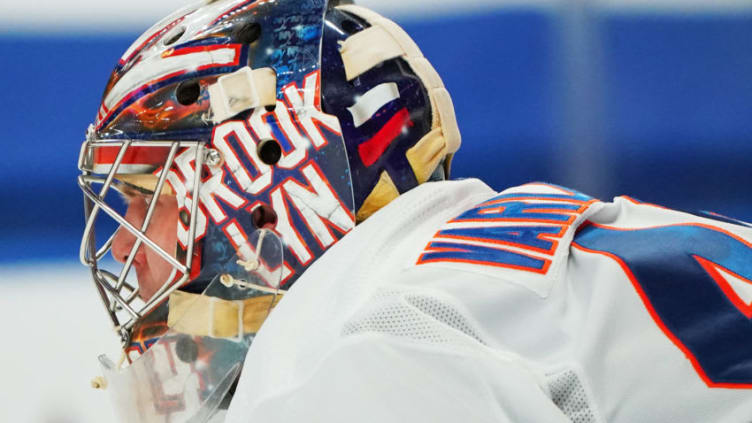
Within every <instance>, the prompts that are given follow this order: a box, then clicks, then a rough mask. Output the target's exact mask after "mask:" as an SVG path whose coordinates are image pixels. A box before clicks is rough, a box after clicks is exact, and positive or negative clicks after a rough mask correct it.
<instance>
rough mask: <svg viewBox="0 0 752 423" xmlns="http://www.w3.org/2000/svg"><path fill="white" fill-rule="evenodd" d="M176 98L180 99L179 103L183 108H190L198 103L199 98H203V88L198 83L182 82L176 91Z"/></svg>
mask: <svg viewBox="0 0 752 423" xmlns="http://www.w3.org/2000/svg"><path fill="white" fill-rule="evenodd" d="M175 96H176V97H177V99H178V103H180V104H182V105H183V106H190V105H191V104H193V103H195V102H197V101H198V98H199V96H201V86H200V85H199V84H198V81H185V82H181V83H180V85H178V88H177V89H176V90H175Z"/></svg>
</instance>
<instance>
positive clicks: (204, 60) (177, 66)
mask: <svg viewBox="0 0 752 423" xmlns="http://www.w3.org/2000/svg"><path fill="white" fill-rule="evenodd" d="M238 53H239V51H238V49H236V48H233V47H229V48H219V49H215V50H213V51H212V50H208V49H207V50H204V51H197V52H195V53H189V54H179V55H174V56H169V57H162V56H160V55H156V56H152V57H149V58H147V59H145V60H144V61H142V62H141V63H139V64H137V65H136V66H135V67H134V68H133V69H131V70H130V71H128V72H126V73H125V75H123V77H122V78H121V79H120V80H119V81H118V82H117V84H115V86H114V87H113V88H112V90H110V92H109V94H108V95H107V98H105V100H104V106H105V107H106V108H108V109H113V108H114V107H115V106H116V105H117V104H118V102H120V101H121V100H122V99H123V98H124V97H126V96H127V95H128V94H130V93H131V92H133V91H134V90H136V89H137V88H139V87H140V86H141V85H143V84H144V82H154V81H156V80H158V79H160V78H162V77H165V76H168V75H170V74H173V73H176V72H188V71H191V70H195V69H197V68H200V67H203V66H207V65H217V66H219V65H232V64H234V63H235V62H236V60H237V59H238V57H237V56H238Z"/></svg>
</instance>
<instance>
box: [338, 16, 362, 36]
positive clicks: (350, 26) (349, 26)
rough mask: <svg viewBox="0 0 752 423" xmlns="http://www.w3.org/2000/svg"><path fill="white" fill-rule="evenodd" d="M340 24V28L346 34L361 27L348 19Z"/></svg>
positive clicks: (352, 32) (353, 32)
mask: <svg viewBox="0 0 752 423" xmlns="http://www.w3.org/2000/svg"><path fill="white" fill-rule="evenodd" d="M340 25H341V26H342V29H343V30H344V31H345V32H346V33H348V34H355V33H356V32H358V31H360V29H361V27H360V24H358V23H357V22H355V21H353V20H350V19H345V20H343V21H342V23H341V24H340Z"/></svg>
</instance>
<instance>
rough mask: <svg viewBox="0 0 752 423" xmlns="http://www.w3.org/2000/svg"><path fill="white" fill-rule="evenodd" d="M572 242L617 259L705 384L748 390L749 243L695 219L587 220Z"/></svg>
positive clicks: (751, 363) (751, 381)
mask: <svg viewBox="0 0 752 423" xmlns="http://www.w3.org/2000/svg"><path fill="white" fill-rule="evenodd" d="M574 242H575V246H578V247H580V248H581V249H583V250H587V251H591V252H597V253H601V254H605V255H607V256H609V257H611V258H612V259H614V260H616V261H617V262H619V264H620V265H621V267H622V268H623V269H624V271H625V272H626V273H627V276H629V278H630V279H631V281H632V283H633V285H634V286H635V289H637V291H638V293H639V294H640V297H641V298H642V300H643V302H644V304H645V305H646V307H647V308H648V309H649V311H650V313H651V315H652V316H653V319H654V320H655V321H656V323H657V324H658V325H659V326H660V327H661V329H662V330H663V331H664V333H666V335H667V336H668V337H669V338H670V339H671V340H672V341H673V342H674V344H676V345H677V346H678V347H679V348H680V349H682V350H683V351H684V353H685V354H686V355H687V357H688V358H689V359H690V360H691V361H692V364H693V365H694V368H695V369H696V370H697V373H698V374H699V375H700V377H702V379H703V380H704V381H705V383H706V384H707V385H708V386H711V387H723V388H747V389H749V388H752V319H751V318H752V306H750V304H748V303H747V302H745V301H744V300H742V298H741V297H740V296H738V295H737V294H736V292H735V291H734V289H733V288H732V286H731V285H730V282H729V281H728V279H729V278H728V275H731V276H732V277H733V279H735V280H736V281H737V282H736V283H737V284H742V285H744V284H745V283H752V282H750V280H752V245H750V244H749V243H748V242H746V241H744V240H742V239H741V238H739V237H736V236H734V235H733V234H731V233H729V232H726V231H724V230H722V229H720V228H715V227H713V226H708V225H700V224H685V225H672V226H663V227H656V228H649V229H636V230H623V229H616V228H610V227H604V226H599V225H590V226H587V227H586V228H584V229H583V230H581V231H580V232H579V233H578V234H577V236H576V238H575V241H574Z"/></svg>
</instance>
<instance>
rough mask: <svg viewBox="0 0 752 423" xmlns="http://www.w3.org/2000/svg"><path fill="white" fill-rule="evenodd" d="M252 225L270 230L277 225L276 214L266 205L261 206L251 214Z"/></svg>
mask: <svg viewBox="0 0 752 423" xmlns="http://www.w3.org/2000/svg"><path fill="white" fill-rule="evenodd" d="M251 219H252V220H253V225H254V226H256V227H257V228H259V229H261V228H268V229H272V228H274V227H275V226H276V225H277V213H276V212H275V211H274V209H273V208H271V206H269V205H268V204H261V205H260V206H258V207H256V208H255V209H253V212H251Z"/></svg>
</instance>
